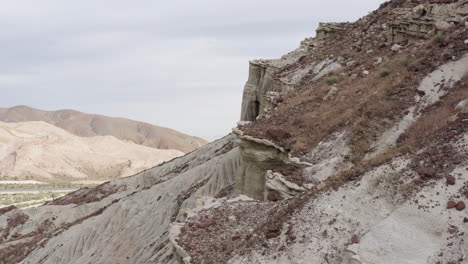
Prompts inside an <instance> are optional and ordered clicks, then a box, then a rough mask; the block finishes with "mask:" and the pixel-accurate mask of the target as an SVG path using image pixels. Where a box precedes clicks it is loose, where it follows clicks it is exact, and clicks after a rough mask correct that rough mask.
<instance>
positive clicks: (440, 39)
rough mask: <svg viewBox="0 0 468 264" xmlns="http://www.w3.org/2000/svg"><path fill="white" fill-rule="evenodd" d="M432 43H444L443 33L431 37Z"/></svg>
mask: <svg viewBox="0 0 468 264" xmlns="http://www.w3.org/2000/svg"><path fill="white" fill-rule="evenodd" d="M432 43H434V44H437V45H439V46H440V45H443V44H444V43H445V37H444V36H443V35H440V34H437V35H435V36H434V37H433V38H432Z"/></svg>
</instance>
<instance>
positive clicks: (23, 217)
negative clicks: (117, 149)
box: [0, 0, 468, 264]
mask: <svg viewBox="0 0 468 264" xmlns="http://www.w3.org/2000/svg"><path fill="white" fill-rule="evenodd" d="M467 85H468V1H467V0H458V1H456V0H429V1H418V0H406V1H405V0H392V1H388V2H386V3H384V4H382V5H381V6H380V8H379V9H378V10H376V11H374V12H372V13H370V14H368V15H366V16H365V17H363V18H361V19H359V20H358V21H355V22H353V23H322V24H320V26H319V28H318V29H317V31H316V35H315V37H311V38H306V39H305V40H304V41H302V42H301V43H300V46H299V47H298V48H297V49H295V50H293V51H291V52H290V53H288V54H286V55H284V56H283V57H281V58H279V59H273V60H253V61H251V62H250V69H249V77H248V80H247V83H246V85H245V88H244V94H243V101H242V112H241V121H240V122H239V123H238V125H237V126H236V127H235V128H234V129H233V133H231V134H229V135H226V136H225V137H224V138H221V139H219V140H217V141H214V142H212V143H209V144H207V145H205V146H203V147H201V148H200V149H198V150H195V151H193V152H191V153H188V154H186V155H184V156H181V157H178V158H176V159H173V160H172V161H169V162H166V163H164V164H161V165H158V166H155V167H153V168H151V169H148V170H146V171H143V172H141V173H138V174H136V175H134V176H130V177H125V178H120V179H115V180H112V181H110V182H107V183H104V184H102V185H99V186H97V187H94V188H87V189H80V190H77V191H75V192H72V193H70V194H68V195H66V196H63V197H61V198H58V199H55V200H54V201H51V202H49V203H47V204H46V205H43V206H40V207H37V208H30V209H24V210H20V209H17V208H16V207H14V206H10V207H5V208H2V209H0V263H25V264H26V263H30V264H33V263H34V264H36V263H76V264H81V263H109V264H111V263H112V264H114V263H171V264H172V263H206V264H208V263H212V264H214V263H231V264H241V263H262V264H263V263H278V264H280V263H313V264H315V263H316V264H324V263H328V264H468V257H467V256H468V209H466V204H467V203H468V87H467Z"/></svg>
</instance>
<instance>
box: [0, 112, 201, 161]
mask: <svg viewBox="0 0 468 264" xmlns="http://www.w3.org/2000/svg"><path fill="white" fill-rule="evenodd" d="M0 121H3V122H7V123H16V122H26V121H43V122H46V123H49V124H52V125H54V126H57V127H59V128H62V129H64V130H66V131H68V132H70V133H72V134H74V135H77V136H81V137H93V136H114V137H116V138H118V139H121V140H125V141H131V142H134V143H136V144H140V145H144V146H147V147H152V148H157V149H176V150H180V151H182V152H184V153H187V152H190V151H193V150H195V149H197V148H199V147H201V146H203V145H205V144H206V143H207V141H205V140H203V139H201V138H198V137H193V136H189V135H186V134H183V133H180V132H178V131H175V130H173V129H169V128H165V127H158V126H155V125H151V124H148V123H144V122H139V121H134V120H130V119H126V118H117V117H108V116H103V115H94V114H86V113H82V112H78V111H75V110H58V111H43V110H39V109H35V108H31V107H27V106H15V107H11V108H0Z"/></svg>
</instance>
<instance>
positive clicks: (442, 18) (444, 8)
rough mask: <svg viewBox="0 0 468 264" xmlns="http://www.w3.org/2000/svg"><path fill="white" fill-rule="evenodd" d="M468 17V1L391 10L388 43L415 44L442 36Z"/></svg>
mask: <svg viewBox="0 0 468 264" xmlns="http://www.w3.org/2000/svg"><path fill="white" fill-rule="evenodd" d="M467 15H468V1H465V0H462V1H455V2H454V3H450V4H439V3H434V4H420V5H418V6H416V7H413V8H410V7H406V8H396V9H394V10H392V16H393V18H392V19H391V20H390V22H389V24H388V41H389V42H390V43H401V42H415V41H418V40H421V39H428V38H431V37H432V36H434V35H436V34H444V33H446V32H447V31H449V30H450V28H452V27H453V26H454V25H456V24H460V23H463V22H464V21H463V19H464V18H465V17H466V16H467Z"/></svg>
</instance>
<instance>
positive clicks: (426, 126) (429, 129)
mask: <svg viewBox="0 0 468 264" xmlns="http://www.w3.org/2000/svg"><path fill="white" fill-rule="evenodd" d="M467 82H468V75H465V76H464V77H463V78H462V80H461V81H460V82H458V83H457V84H456V85H455V86H454V87H453V88H452V89H451V90H450V91H449V93H448V94H447V95H446V96H445V97H443V98H442V100H441V101H440V102H439V103H438V104H436V105H433V106H432V107H431V108H429V109H428V110H427V111H426V112H425V113H423V115H422V116H421V117H420V118H419V119H418V120H417V121H416V122H415V123H414V124H413V125H412V126H411V127H410V128H409V129H408V131H407V132H406V133H405V134H404V135H403V136H402V137H401V139H400V140H399V141H400V144H401V145H408V146H413V147H420V144H421V139H423V138H426V137H428V136H429V135H431V134H432V133H434V132H435V131H437V130H440V129H442V128H444V127H446V126H447V125H448V121H449V118H450V117H451V116H454V115H455V114H456V110H455V106H456V105H457V104H458V103H459V102H460V101H462V100H464V99H466V98H467V97H468V89H466V86H465V84H466V83H467Z"/></svg>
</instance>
